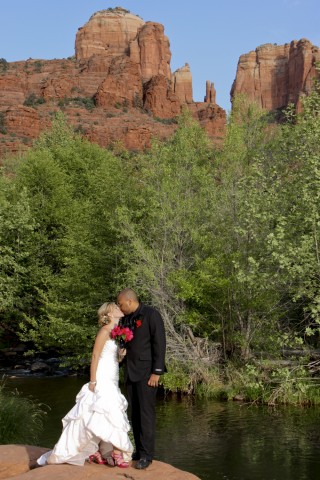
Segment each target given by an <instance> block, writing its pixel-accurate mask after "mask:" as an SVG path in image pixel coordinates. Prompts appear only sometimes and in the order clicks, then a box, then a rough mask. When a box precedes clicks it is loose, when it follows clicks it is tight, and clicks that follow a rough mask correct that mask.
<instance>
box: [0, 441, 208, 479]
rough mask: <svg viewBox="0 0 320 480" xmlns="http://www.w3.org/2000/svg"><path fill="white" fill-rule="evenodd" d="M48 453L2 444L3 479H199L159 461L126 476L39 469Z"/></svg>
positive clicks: (115, 471)
mask: <svg viewBox="0 0 320 480" xmlns="http://www.w3.org/2000/svg"><path fill="white" fill-rule="evenodd" d="M46 451H48V449H47V448H41V447H33V446H31V445H0V480H7V479H9V478H12V479H14V480H56V479H57V478H59V480H96V479H99V480H114V479H115V478H119V480H120V478H131V479H132V480H154V479H156V478H158V479H160V478H168V479H170V480H200V479H199V478H198V477H196V476H195V475H193V474H192V473H188V472H184V471H183V470H179V469H178V468H174V467H172V466H171V465H168V464H167V463H163V462H158V461H156V460H154V461H153V462H152V464H151V465H150V466H149V467H148V468H147V469H146V470H137V469H135V468H133V466H130V467H129V468H127V469H126V470H125V473H124V472H121V469H119V468H117V467H114V468H113V467H108V466H106V465H98V464H89V463H86V464H85V465H84V466H83V467H79V466H76V465H67V464H61V465H46V466H45V467H39V466H37V463H36V460H37V458H39V457H40V455H42V454H43V453H45V452H46Z"/></svg>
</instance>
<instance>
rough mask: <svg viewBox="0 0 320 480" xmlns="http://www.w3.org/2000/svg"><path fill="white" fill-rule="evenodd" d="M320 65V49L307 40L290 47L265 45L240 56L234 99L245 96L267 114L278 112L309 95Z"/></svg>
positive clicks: (286, 45)
mask: <svg viewBox="0 0 320 480" xmlns="http://www.w3.org/2000/svg"><path fill="white" fill-rule="evenodd" d="M318 61H320V51H319V48H318V47H316V46H314V45H312V44H311V43H310V42H309V41H308V40H306V39H302V40H299V41H295V40H294V41H292V42H291V43H290V44H288V43H287V44H285V45H273V44H269V43H268V44H266V45H262V46H260V47H258V48H256V50H255V51H251V52H249V53H247V54H245V55H241V57H240V59H239V62H238V68H237V74H236V78H235V81H234V83H233V86H232V89H231V96H232V97H233V96H234V95H235V94H237V93H244V94H246V95H247V96H248V97H249V98H250V99H251V100H254V101H256V102H257V103H258V104H259V105H260V106H261V107H263V108H266V109H267V110H276V109H279V108H283V107H286V106H287V105H288V104H289V103H294V104H295V105H296V106H297V107H298V109H299V108H300V98H301V95H303V94H308V93H310V91H311V88H312V85H313V79H314V78H316V77H317V72H316V69H315V62H318Z"/></svg>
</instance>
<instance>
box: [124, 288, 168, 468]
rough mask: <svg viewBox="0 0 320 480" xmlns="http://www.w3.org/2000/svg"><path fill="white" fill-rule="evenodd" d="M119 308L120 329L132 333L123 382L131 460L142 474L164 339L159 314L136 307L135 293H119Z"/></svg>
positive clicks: (149, 450)
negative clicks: (131, 441) (128, 410)
mask: <svg viewBox="0 0 320 480" xmlns="http://www.w3.org/2000/svg"><path fill="white" fill-rule="evenodd" d="M118 305H119V307H120V309H121V310H122V312H123V313H124V315H125V316H124V317H123V318H122V319H120V322H119V325H121V326H126V327H129V328H131V329H132V331H133V339H132V340H131V341H130V342H128V343H127V344H126V349H127V354H126V357H125V360H124V363H125V382H126V388H127V394H128V402H129V405H130V408H131V421H132V430H133V436H134V441H135V445H136V451H135V452H134V453H133V455H132V459H133V460H138V462H137V463H136V465H135V468H138V469H140V470H141V469H144V468H147V467H148V465H150V463H151V462H152V459H153V455H154V440H155V422H156V394H157V387H158V383H159V379H160V375H162V374H163V373H164V370H165V364H164V362H165V350H166V337H165V330H164V323H163V319H162V317H161V315H160V313H159V312H158V311H157V310H156V309H155V308H153V307H149V306H147V305H144V304H143V303H139V300H138V297H137V295H136V293H135V292H134V290H131V288H125V289H124V290H122V291H121V292H120V293H119V294H118Z"/></svg>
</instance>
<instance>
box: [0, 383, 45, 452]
mask: <svg viewBox="0 0 320 480" xmlns="http://www.w3.org/2000/svg"><path fill="white" fill-rule="evenodd" d="M47 409H48V407H47V406H45V405H43V404H40V403H38V402H36V401H35V400H34V399H32V398H25V397H22V396H21V395H20V393H19V392H18V391H17V390H16V391H14V392H8V391H6V389H5V385H4V382H2V384H1V385H0V444H1V445H8V444H11V443H19V444H31V445H36V444H37V442H38V439H39V435H40V433H41V432H42V430H43V422H44V418H45V415H46V413H47V412H46V410H47Z"/></svg>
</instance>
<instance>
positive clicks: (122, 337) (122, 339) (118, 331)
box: [111, 325, 133, 348]
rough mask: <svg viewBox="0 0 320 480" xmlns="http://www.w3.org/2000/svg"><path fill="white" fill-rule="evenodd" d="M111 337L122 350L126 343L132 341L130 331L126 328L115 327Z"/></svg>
mask: <svg viewBox="0 0 320 480" xmlns="http://www.w3.org/2000/svg"><path fill="white" fill-rule="evenodd" d="M111 337H112V338H113V339H114V340H116V341H117V342H119V343H120V346H121V347H122V348H123V346H124V344H125V343H126V342H130V340H132V339H133V333H132V330H130V328H128V327H119V326H118V325H115V326H114V327H113V329H112V330H111Z"/></svg>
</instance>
